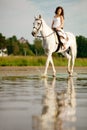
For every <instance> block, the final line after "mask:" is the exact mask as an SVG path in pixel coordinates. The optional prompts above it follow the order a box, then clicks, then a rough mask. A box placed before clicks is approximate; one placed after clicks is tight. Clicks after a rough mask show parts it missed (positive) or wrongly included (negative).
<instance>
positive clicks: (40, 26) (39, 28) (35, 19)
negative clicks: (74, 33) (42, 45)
mask: <svg viewBox="0 0 87 130" xmlns="http://www.w3.org/2000/svg"><path fill="white" fill-rule="evenodd" d="M35 20H40V19H35ZM40 21H41V23H40V26H39V28H36V27H35V26H34V27H33V29H36V30H37V32H38V31H39V29H40V28H41V25H42V20H40ZM37 32H36V33H37ZM54 33H55V31H53V32H52V33H50V34H49V35H47V36H44V37H43V36H39V35H38V36H36V37H38V38H43V39H44V38H46V37H49V36H50V35H52V34H54Z"/></svg>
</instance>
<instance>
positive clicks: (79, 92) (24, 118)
mask: <svg viewBox="0 0 87 130" xmlns="http://www.w3.org/2000/svg"><path fill="white" fill-rule="evenodd" d="M0 130H87V73H79V74H78V75H77V76H75V77H68V76H67V74H63V73H62V74H60V73H59V74H57V78H52V77H51V76H49V77H48V78H45V79H42V78H41V77H40V76H38V73H37V74H34V73H32V75H28V76H24V77H23V76H2V77H1V78H0Z"/></svg>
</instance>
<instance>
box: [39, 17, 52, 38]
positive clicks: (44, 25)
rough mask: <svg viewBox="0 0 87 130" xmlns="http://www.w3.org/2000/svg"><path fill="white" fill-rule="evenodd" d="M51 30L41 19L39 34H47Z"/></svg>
mask: <svg viewBox="0 0 87 130" xmlns="http://www.w3.org/2000/svg"><path fill="white" fill-rule="evenodd" d="M51 32H52V29H51V28H50V27H49V26H48V25H47V24H46V22H45V21H44V20H43V19H42V30H41V35H42V36H47V35H49V34H50V33H51Z"/></svg>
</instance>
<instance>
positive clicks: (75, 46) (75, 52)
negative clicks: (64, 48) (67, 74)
mask: <svg viewBox="0 0 87 130" xmlns="http://www.w3.org/2000/svg"><path fill="white" fill-rule="evenodd" d="M74 43H75V44H74V58H76V56H77V43H76V38H74Z"/></svg>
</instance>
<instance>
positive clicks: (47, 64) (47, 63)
mask: <svg viewBox="0 0 87 130" xmlns="http://www.w3.org/2000/svg"><path fill="white" fill-rule="evenodd" d="M50 55H51V54H48V57H47V61H46V66H45V71H44V74H43V76H44V77H46V75H47V69H48V66H49V62H50Z"/></svg>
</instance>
